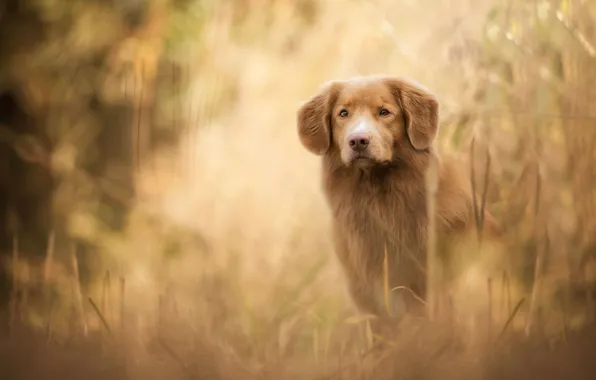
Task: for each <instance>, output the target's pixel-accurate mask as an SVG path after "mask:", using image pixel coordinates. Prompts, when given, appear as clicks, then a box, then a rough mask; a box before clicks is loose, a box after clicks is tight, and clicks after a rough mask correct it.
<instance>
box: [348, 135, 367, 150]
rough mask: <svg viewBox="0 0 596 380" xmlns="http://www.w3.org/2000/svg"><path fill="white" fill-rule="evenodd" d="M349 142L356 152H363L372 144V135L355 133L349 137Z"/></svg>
mask: <svg viewBox="0 0 596 380" xmlns="http://www.w3.org/2000/svg"><path fill="white" fill-rule="evenodd" d="M348 144H349V145H350V148H352V150H353V151H355V152H362V151H363V150H365V149H366V148H367V147H368V144H370V137H369V136H368V135H365V134H362V133H354V134H353V135H351V136H350V137H349V139H348Z"/></svg>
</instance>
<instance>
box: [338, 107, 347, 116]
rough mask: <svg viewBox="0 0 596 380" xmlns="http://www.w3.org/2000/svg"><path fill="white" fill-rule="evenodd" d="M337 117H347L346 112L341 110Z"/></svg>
mask: <svg viewBox="0 0 596 380" xmlns="http://www.w3.org/2000/svg"><path fill="white" fill-rule="evenodd" d="M339 117H348V110H346V109H343V110H341V111H339Z"/></svg>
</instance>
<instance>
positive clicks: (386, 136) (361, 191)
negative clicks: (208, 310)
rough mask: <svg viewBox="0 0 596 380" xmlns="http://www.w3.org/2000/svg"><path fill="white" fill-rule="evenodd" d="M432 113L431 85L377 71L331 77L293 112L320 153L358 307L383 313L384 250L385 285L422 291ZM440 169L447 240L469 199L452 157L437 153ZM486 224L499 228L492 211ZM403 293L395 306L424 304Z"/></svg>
mask: <svg viewBox="0 0 596 380" xmlns="http://www.w3.org/2000/svg"><path fill="white" fill-rule="evenodd" d="M438 118H439V104H438V101H437V100H436V98H435V97H434V96H433V95H432V94H431V93H430V92H428V91H427V90H425V89H424V88H422V87H420V86H418V85H416V84H414V83H412V82H409V81H406V80H404V79H400V78H392V77H381V76H369V77H358V78H351V79H348V80H343V81H332V82H329V83H327V84H325V85H324V86H323V87H322V89H321V90H320V91H319V92H318V93H317V94H316V95H314V96H313V97H312V98H310V100H308V101H307V102H306V103H304V104H303V105H302V106H301V107H300V109H299V110H298V114H297V124H298V135H299V138H300V140H301V142H302V144H303V145H304V147H305V148H306V149H307V150H308V151H310V152H312V153H314V154H316V155H320V156H322V168H323V187H324V194H325V196H326V200H327V203H328V205H329V207H330V209H331V212H332V215H333V239H334V244H335V251H336V254H337V256H338V257H339V260H340V262H341V264H342V266H343V269H344V272H345V274H346V277H347V280H348V285H349V290H350V294H351V296H352V298H353V300H354V301H355V304H356V305H357V306H358V308H359V309H360V311H362V312H364V313H370V314H373V315H377V316H384V315H386V310H385V305H384V304H383V290H384V288H383V261H384V257H385V256H384V252H385V249H386V252H387V256H388V268H389V270H388V277H389V287H390V288H395V287H398V286H400V287H407V288H409V289H411V290H412V291H413V292H414V293H416V294H417V295H419V296H420V297H424V295H425V292H426V275H425V273H426V272H425V271H426V247H427V238H428V218H427V212H426V209H427V205H426V187H425V171H426V169H427V167H428V164H429V159H430V157H431V155H435V156H436V153H435V151H434V149H433V146H432V144H433V140H434V139H435V137H436V135H437V132H438ZM358 144H361V145H358ZM358 146H359V147H358ZM354 147H356V148H354ZM438 168H439V174H438V177H439V178H438V191H437V200H436V202H437V203H436V210H437V214H436V216H437V219H436V220H437V230H438V231H437V232H438V234H439V236H441V237H444V239H443V240H442V241H443V242H444V243H445V244H447V246H448V245H449V244H451V243H450V242H452V238H457V237H458V236H463V235H465V234H467V233H469V232H470V231H473V229H474V228H475V223H474V211H473V201H472V196H471V191H470V185H469V182H467V181H465V180H464V179H463V177H462V176H461V175H460V173H459V172H458V170H457V167H456V165H455V164H454V162H452V161H450V160H446V159H443V160H439V164H438ZM485 226H486V228H487V229H489V230H490V231H489V232H493V233H498V229H497V227H496V225H495V223H494V221H493V219H492V218H491V217H490V215H486V222H485ZM445 244H443V247H445ZM406 293H407V292H402V293H401V294H404V296H403V298H402V299H401V300H402V311H404V310H403V308H404V307H405V308H406V311H408V312H411V311H414V310H416V309H417V306H419V305H420V304H421V303H420V302H419V301H417V300H415V298H414V297H412V296H410V295H409V294H406ZM397 302H398V303H399V300H397ZM397 306H399V305H396V307H397ZM393 312H398V310H397V309H395V310H393Z"/></svg>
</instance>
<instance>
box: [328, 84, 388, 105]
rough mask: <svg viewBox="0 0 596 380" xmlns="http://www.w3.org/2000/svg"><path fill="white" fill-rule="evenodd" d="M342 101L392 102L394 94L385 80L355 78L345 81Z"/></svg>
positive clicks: (340, 99)
mask: <svg viewBox="0 0 596 380" xmlns="http://www.w3.org/2000/svg"><path fill="white" fill-rule="evenodd" d="M339 101H340V102H342V103H354V104H356V103H370V102H373V103H379V102H385V103H391V102H394V99H393V94H392V93H391V90H390V88H389V87H388V86H387V84H386V83H385V81H383V80H381V79H371V78H354V79H350V80H347V81H345V82H343V86H342V88H341V91H340V93H339Z"/></svg>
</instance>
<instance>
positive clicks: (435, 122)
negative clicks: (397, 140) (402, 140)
mask: <svg viewBox="0 0 596 380" xmlns="http://www.w3.org/2000/svg"><path fill="white" fill-rule="evenodd" d="M386 82H387V85H388V86H389V88H390V89H391V92H392V93H393V95H394V96H395V98H396V100H397V102H398V104H399V105H400V107H401V109H402V112H403V113H404V119H405V123H406V126H405V127H406V134H407V135H408V139H409V140H410V144H411V145H412V147H413V148H414V149H415V150H425V149H428V148H429V147H430V146H431V144H432V142H433V140H434V139H435V137H436V136H437V132H438V130H439V102H438V101H437V99H436V98H435V96H434V95H433V94H431V93H430V92H428V91H426V90H425V89H423V88H421V87H419V86H417V85H416V84H414V83H411V82H408V81H406V80H403V79H398V78H391V79H387V80H386Z"/></svg>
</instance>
